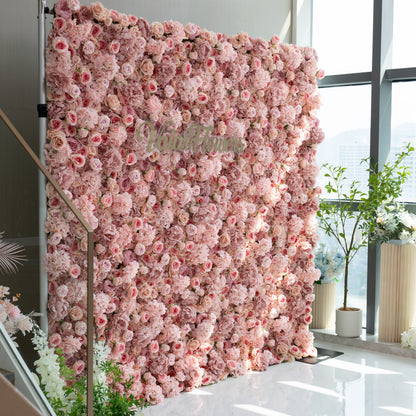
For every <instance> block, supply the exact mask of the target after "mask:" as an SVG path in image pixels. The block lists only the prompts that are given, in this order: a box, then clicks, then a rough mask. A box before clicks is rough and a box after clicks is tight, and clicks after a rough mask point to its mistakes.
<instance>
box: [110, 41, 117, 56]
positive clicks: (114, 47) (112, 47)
mask: <svg viewBox="0 0 416 416" xmlns="http://www.w3.org/2000/svg"><path fill="white" fill-rule="evenodd" d="M108 50H109V51H110V53H113V54H116V53H118V51H119V50H120V42H119V41H117V40H112V41H111V42H110V43H109V44H108Z"/></svg>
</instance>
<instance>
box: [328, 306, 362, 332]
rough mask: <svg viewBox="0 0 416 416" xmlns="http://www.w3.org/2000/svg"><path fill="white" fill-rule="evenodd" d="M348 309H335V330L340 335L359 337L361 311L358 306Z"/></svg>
mask: <svg viewBox="0 0 416 416" xmlns="http://www.w3.org/2000/svg"><path fill="white" fill-rule="evenodd" d="M348 309H349V310H347V311H343V310H341V309H337V310H336V314H335V332H336V334H337V335H338V336H340V337H345V338H356V337H360V336H361V332H362V329H361V327H362V311H361V309H358V308H348Z"/></svg>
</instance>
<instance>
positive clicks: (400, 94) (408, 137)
mask: <svg viewBox="0 0 416 416" xmlns="http://www.w3.org/2000/svg"><path fill="white" fill-rule="evenodd" d="M392 87H393V88H392V111H391V144H390V146H391V147H390V158H392V157H393V156H394V155H395V154H396V153H398V152H400V151H401V150H402V149H403V147H404V146H405V145H406V144H407V143H408V142H411V143H412V145H413V147H416V116H415V115H416V102H415V100H414V97H415V96H416V82H399V83H394V84H393V86H392ZM404 164H405V165H406V166H409V167H410V171H411V176H410V177H409V179H408V180H407V182H406V183H405V184H404V187H403V193H402V196H401V198H400V200H401V201H407V202H416V155H415V153H413V154H412V155H411V156H409V157H407V158H406V159H405V161H404Z"/></svg>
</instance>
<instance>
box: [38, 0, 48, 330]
mask: <svg viewBox="0 0 416 416" xmlns="http://www.w3.org/2000/svg"><path fill="white" fill-rule="evenodd" d="M45 7H46V1H45V0H38V60H39V104H40V105H46V94H45V53H44V52H45ZM45 140H46V117H39V156H40V160H41V162H42V163H44V162H45V160H44V156H43V148H44V145H45ZM45 185H46V184H45V177H44V176H43V175H42V173H41V172H39V185H38V196H39V295H40V299H39V301H40V310H39V312H40V314H41V316H40V327H41V328H42V330H43V331H44V332H45V333H48V314H47V304H48V277H47V274H46V271H45V268H44V261H43V258H44V255H45V253H46V235H45V232H44V229H45V219H46V193H45Z"/></svg>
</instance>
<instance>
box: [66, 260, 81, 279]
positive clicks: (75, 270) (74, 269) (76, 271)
mask: <svg viewBox="0 0 416 416" xmlns="http://www.w3.org/2000/svg"><path fill="white" fill-rule="evenodd" d="M68 273H69V275H70V276H71V277H72V278H73V279H76V278H77V277H78V276H79V275H80V274H81V267H79V266H78V264H73V265H71V266H70V267H69V270H68Z"/></svg>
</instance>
